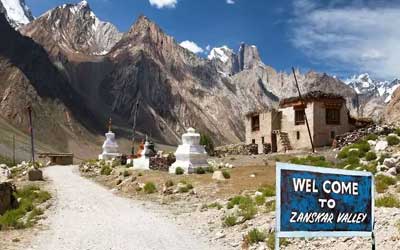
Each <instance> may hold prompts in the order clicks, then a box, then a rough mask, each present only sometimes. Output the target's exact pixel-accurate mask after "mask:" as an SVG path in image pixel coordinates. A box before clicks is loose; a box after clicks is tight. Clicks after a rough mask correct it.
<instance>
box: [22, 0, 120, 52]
mask: <svg viewBox="0 0 400 250" xmlns="http://www.w3.org/2000/svg"><path fill="white" fill-rule="evenodd" d="M21 33H22V34H24V35H26V36H29V37H32V38H33V39H34V40H35V41H36V42H37V43H39V44H41V45H43V46H44V47H45V48H46V50H47V51H48V52H49V53H50V54H51V55H52V56H57V55H58V54H59V53H64V54H67V55H68V56H70V57H72V56H75V57H77V56H79V55H75V54H84V55H105V54H107V53H108V51H109V50H110V49H111V48H112V47H113V46H114V45H115V44H116V43H117V42H118V41H119V39H120V38H121V33H119V31H118V30H117V28H116V27H115V26H114V25H112V24H110V23H107V22H103V21H101V20H99V19H98V18H97V17H96V16H95V15H94V13H93V12H92V10H91V9H90V7H89V5H88V3H87V2H86V1H82V2H80V3H79V4H64V5H62V6H60V7H57V8H55V9H53V10H50V11H48V12H46V13H45V14H43V15H42V16H40V17H39V18H37V19H36V20H34V21H33V22H31V23H29V24H27V25H25V26H23V27H22V28H21Z"/></svg>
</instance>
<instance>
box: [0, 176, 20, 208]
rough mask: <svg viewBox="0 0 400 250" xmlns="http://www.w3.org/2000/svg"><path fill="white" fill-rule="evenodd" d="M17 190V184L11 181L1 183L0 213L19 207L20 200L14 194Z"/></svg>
mask: <svg viewBox="0 0 400 250" xmlns="http://www.w3.org/2000/svg"><path fill="white" fill-rule="evenodd" d="M15 191H16V189H15V186H14V185H13V184H11V183H10V182H2V183H0V215H3V214H4V213H5V212H6V211H7V210H10V209H14V208H17V207H18V201H17V199H16V197H15V196H14V194H13V193H14V192H15Z"/></svg>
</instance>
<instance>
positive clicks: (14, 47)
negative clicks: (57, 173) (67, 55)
mask: <svg viewBox="0 0 400 250" xmlns="http://www.w3.org/2000/svg"><path fill="white" fill-rule="evenodd" d="M0 34H2V39H1V40H0V114H1V116H2V117H3V118H5V119H6V120H7V121H8V122H9V123H10V124H12V125H13V126H14V127H16V128H20V129H21V130H22V131H27V127H28V121H27V111H26V108H27V106H28V105H31V106H32V107H33V110H34V112H33V117H34V122H35V134H36V139H38V140H39V141H41V142H45V143H49V144H52V145H54V150H59V151H67V150H68V144H69V141H70V140H72V139H73V138H75V139H76V138H78V137H87V136H86V135H85V133H84V132H87V130H86V129H85V128H84V126H82V124H85V125H87V127H89V128H90V127H93V124H92V123H87V121H90V120H91V115H90V112H88V110H86V108H85V107H82V106H80V103H82V99H81V98H80V95H79V94H78V93H76V92H75V91H74V90H73V89H72V88H71V87H70V85H69V83H68V81H67V79H66V78H65V77H64V76H63V75H62V74H60V72H59V71H58V70H57V68H56V67H55V66H54V65H53V64H52V62H51V61H50V59H49V57H48V55H47V53H46V51H45V50H44V49H43V48H42V47H41V46H39V45H38V44H36V43H35V42H33V41H32V40H31V39H30V38H27V37H24V36H21V35H20V34H19V33H18V32H17V31H15V30H14V29H13V28H12V27H11V26H10V25H9V24H8V22H7V20H6V18H5V17H4V16H3V14H0ZM77 120H78V121H79V122H77ZM49 135H51V136H49Z"/></svg>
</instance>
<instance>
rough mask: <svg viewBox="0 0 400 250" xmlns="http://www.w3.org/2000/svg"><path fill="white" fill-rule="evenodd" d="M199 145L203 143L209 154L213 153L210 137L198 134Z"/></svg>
mask: <svg viewBox="0 0 400 250" xmlns="http://www.w3.org/2000/svg"><path fill="white" fill-rule="evenodd" d="M200 145H203V146H204V148H205V149H206V151H207V153H208V154H209V155H214V143H213V141H212V140H211V137H209V136H208V135H206V134H204V133H202V134H201V136H200Z"/></svg>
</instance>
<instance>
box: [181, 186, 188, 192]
mask: <svg viewBox="0 0 400 250" xmlns="http://www.w3.org/2000/svg"><path fill="white" fill-rule="evenodd" d="M178 192H179V193H187V192H189V188H188V187H187V186H185V187H179V189H178Z"/></svg>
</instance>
